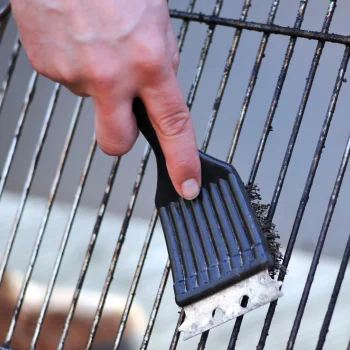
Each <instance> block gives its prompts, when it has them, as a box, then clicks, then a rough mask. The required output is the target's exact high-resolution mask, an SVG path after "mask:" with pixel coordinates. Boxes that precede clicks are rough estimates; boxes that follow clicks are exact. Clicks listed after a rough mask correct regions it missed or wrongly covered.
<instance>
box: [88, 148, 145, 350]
mask: <svg viewBox="0 0 350 350" xmlns="http://www.w3.org/2000/svg"><path fill="white" fill-rule="evenodd" d="M150 154H151V147H150V146H149V145H147V147H146V149H145V152H144V155H143V157H142V160H141V165H140V169H139V172H138V175H137V178H136V181H135V185H134V188H133V193H132V195H131V198H130V201H129V204H128V207H127V209H126V214H125V216H124V220H123V224H122V228H121V230H120V233H119V237H118V241H117V245H116V248H115V251H114V253H113V257H112V261H111V264H110V267H109V270H108V275H107V278H106V282H105V284H104V286H103V291H102V293H101V297H100V301H99V303H98V307H97V310H96V313H95V317H94V321H93V324H92V327H91V331H90V334H89V339H88V342H87V345H86V350H88V349H91V346H92V344H93V341H94V338H95V335H96V332H97V328H98V325H99V321H100V318H101V314H102V311H103V307H104V304H105V301H106V298H107V294H108V291H109V288H110V286H111V283H112V280H113V275H114V272H115V268H116V266H117V263H118V260H119V256H120V252H121V249H122V247H123V244H124V241H125V237H126V233H127V230H128V227H129V223H130V219H131V216H132V213H133V211H134V208H135V203H136V199H137V197H138V194H139V190H140V187H141V184H142V180H143V178H144V174H145V170H146V166H147V163H148V160H149V156H150Z"/></svg>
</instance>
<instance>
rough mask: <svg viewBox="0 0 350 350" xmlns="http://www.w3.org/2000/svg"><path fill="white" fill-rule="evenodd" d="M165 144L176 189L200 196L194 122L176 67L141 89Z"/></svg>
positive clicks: (189, 195) (186, 196)
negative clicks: (153, 83)
mask: <svg viewBox="0 0 350 350" xmlns="http://www.w3.org/2000/svg"><path fill="white" fill-rule="evenodd" d="M140 97H141V98H142V100H143V102H144V104H145V106H146V109H147V112H148V115H149V118H150V120H151V123H152V125H153V127H154V129H155V131H156V133H157V136H158V139H159V143H160V145H161V147H162V150H163V153H164V156H165V159H166V164H167V168H168V172H169V175H170V178H171V180H172V182H173V185H174V187H175V189H176V191H177V192H178V193H179V195H180V196H182V197H184V198H186V199H193V198H195V197H197V195H198V194H199V191H200V186H201V166H200V160H199V155H198V148H197V144H196V137H195V133H194V127H193V123H192V120H191V117H190V113H189V110H188V107H187V105H186V103H185V101H184V98H183V95H182V91H181V89H180V86H179V84H178V81H177V79H176V75H175V73H174V71H173V70H170V69H169V70H168V73H166V74H165V76H164V79H162V80H161V81H159V80H158V81H157V84H156V85H151V86H150V85H148V86H146V87H144V88H143V89H142V90H141V91H140Z"/></svg>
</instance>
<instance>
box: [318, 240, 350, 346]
mask: <svg viewBox="0 0 350 350" xmlns="http://www.w3.org/2000/svg"><path fill="white" fill-rule="evenodd" d="M349 259H350V235H349V238H348V241H347V243H346V247H345V250H344V255H343V258H342V261H341V263H340V267H339V272H338V275H337V279H336V281H335V284H334V288H333V292H332V296H331V300H330V301H329V304H328V309H327V312H326V315H325V318H324V320H323V324H322V327H321V330H320V335H319V338H318V342H317V346H316V350H322V349H323V346H324V343H325V341H326V336H327V333H328V330H329V325H330V323H331V319H332V316H333V312H334V308H335V305H336V303H337V300H338V295H339V292H340V288H341V285H342V282H343V279H344V276H345V271H346V268H347V266H348V263H349Z"/></svg>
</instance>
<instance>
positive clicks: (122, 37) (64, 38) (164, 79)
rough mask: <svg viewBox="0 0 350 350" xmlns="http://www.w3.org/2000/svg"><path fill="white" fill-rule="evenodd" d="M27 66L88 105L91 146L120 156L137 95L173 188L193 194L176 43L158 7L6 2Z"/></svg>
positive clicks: (126, 0) (145, 1) (124, 0)
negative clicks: (95, 143)
mask: <svg viewBox="0 0 350 350" xmlns="http://www.w3.org/2000/svg"><path fill="white" fill-rule="evenodd" d="M11 4H12V10H13V13H14V18H15V20H16V22H17V25H18V27H19V30H20V35H21V41H22V43H23V46H24V48H25V50H26V52H27V55H28V58H29V61H30V62H31V64H32V65H33V67H34V69H35V70H37V71H38V72H39V73H40V74H42V75H44V76H46V77H48V78H50V79H52V80H54V81H56V82H59V83H61V84H63V85H65V86H66V87H67V88H68V89H70V90H71V91H72V92H73V93H75V94H77V95H80V96H91V97H92V99H93V102H94V106H95V113H96V117H95V127H96V135H97V140H98V144H99V146H100V147H101V149H102V150H103V151H104V152H105V153H107V154H109V155H114V156H116V155H122V154H125V153H127V152H128V151H129V150H130V149H131V148H132V146H133V145H134V143H135V141H136V139H137V136H138V129H137V125H136V120H135V117H134V115H133V113H132V101H133V99H134V97H136V96H139V97H140V98H141V99H142V100H143V102H144V104H145V106H146V108H147V111H148V114H149V116H150V119H151V122H152V124H153V126H154V128H155V130H156V132H157V135H158V138H159V141H160V143H161V146H162V149H163V152H164V154H165V158H166V161H167V167H168V171H169V174H170V177H171V179H172V181H173V184H174V186H175V188H176V190H177V191H178V192H179V194H180V195H181V196H183V197H185V198H187V199H192V198H194V197H196V196H197V195H198V192H199V186H200V183H201V178H200V162H199V157H198V151H197V145H196V139H195V134H194V129H193V124H192V121H191V118H190V114H189V111H188V108H187V106H186V103H185V101H184V98H183V95H182V92H181V89H180V87H179V84H178V81H177V78H176V72H177V68H178V64H179V53H178V48H177V42H176V38H175V35H174V32H173V30H172V26H171V21H170V17H169V12H168V7H167V3H166V1H165V0H103V1H101V0H49V1H45V0H12V1H11Z"/></svg>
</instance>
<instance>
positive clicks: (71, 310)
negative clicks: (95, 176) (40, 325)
mask: <svg viewBox="0 0 350 350" xmlns="http://www.w3.org/2000/svg"><path fill="white" fill-rule="evenodd" d="M96 145H97V142H96V137H95V135H94V137H93V141H92V145H91V151H90V153H89V156H88V158H87V161H86V168H85V170H84V175H83V178H82V184H83V185H82V186H79V189H78V192H77V194H76V200H75V203H74V205H73V209H72V216H71V220H70V221H69V225H68V227H67V231H68V230H69V231H70V229H71V226H72V223H73V221H74V217H75V213H76V209H77V207H78V205H79V202H80V198H81V195H82V191H83V189H84V186H85V182H86V178H87V175H88V173H89V170H90V165H91V162H92V159H93V155H94V153H95V150H96ZM120 160H121V157H116V158H115V160H114V163H113V165H112V169H111V171H110V174H109V177H108V180H107V185H106V188H105V192H104V194H103V197H102V200H101V204H100V207H99V210H98V215H97V217H96V221H95V225H94V228H93V231H92V235H91V238H90V242H89V246H88V249H87V252H86V255H85V259H84V262H83V266H82V269H81V271H80V274H79V278H78V282H77V285H76V288H75V291H74V295H73V299H72V302H71V305H70V307H69V312H68V315H67V318H66V322H65V325H64V329H63V332H62V335H61V338H60V342H59V344H58V347H57V349H63V347H64V343H65V341H66V339H67V336H68V332H69V327H70V324H71V322H72V320H73V316H74V312H75V309H76V306H77V304H78V300H79V296H80V293H81V290H82V288H83V284H84V280H85V277H86V273H87V270H88V267H89V264H90V260H91V257H92V253H93V251H94V248H95V244H96V240H97V236H98V233H99V231H100V228H101V223H102V221H103V218H104V214H105V212H106V208H107V205H108V201H109V198H110V195H111V192H112V188H113V184H114V179H115V176H116V174H117V172H118V168H119V164H120Z"/></svg>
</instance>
